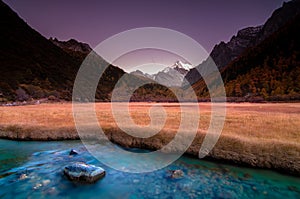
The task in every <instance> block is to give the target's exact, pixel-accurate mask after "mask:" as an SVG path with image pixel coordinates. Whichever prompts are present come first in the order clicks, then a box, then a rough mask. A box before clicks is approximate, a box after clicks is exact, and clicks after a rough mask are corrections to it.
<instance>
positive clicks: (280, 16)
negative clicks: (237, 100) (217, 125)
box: [185, 0, 300, 84]
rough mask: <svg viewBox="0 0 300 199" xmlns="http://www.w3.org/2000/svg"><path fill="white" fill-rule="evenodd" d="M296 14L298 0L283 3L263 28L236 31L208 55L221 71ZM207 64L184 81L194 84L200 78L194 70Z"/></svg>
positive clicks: (299, 5)
mask: <svg viewBox="0 0 300 199" xmlns="http://www.w3.org/2000/svg"><path fill="white" fill-rule="evenodd" d="M298 14H300V0H293V1H289V2H287V3H283V5H282V7H281V8H278V9H277V10H275V11H274V12H273V13H272V16H271V17H270V18H269V19H268V20H267V21H266V23H265V24H264V25H263V26H258V27H248V28H244V29H242V30H240V31H238V33H237V35H236V36H233V37H232V38H231V39H230V41H229V42H227V43H225V42H221V43H220V44H217V45H216V46H215V47H214V49H213V50H212V52H211V53H210V57H211V58H212V59H213V60H214V62H215V64H216V65H217V67H218V68H219V69H223V68H224V67H225V66H226V65H227V64H229V63H230V62H231V61H232V60H234V59H235V58H237V57H238V56H239V55H240V54H241V53H243V52H244V51H245V50H246V49H247V48H251V47H253V46H255V45H257V44H259V43H260V42H262V41H263V40H264V39H266V38H267V37H268V36H270V35H271V34H273V33H274V32H276V31H277V30H278V29H280V28H281V27H282V26H284V25H285V24H286V23H287V22H288V21H290V20H291V19H293V18H294V17H295V16H297V15H298ZM209 64H210V62H209V60H205V61H204V62H203V63H202V64H200V65H198V66H197V67H195V68H194V69H192V70H190V71H189V72H188V74H187V75H186V76H185V78H186V80H187V81H188V82H190V83H191V84H193V83H195V82H196V81H197V80H199V79H200V78H201V76H200V74H199V73H198V71H197V69H196V68H198V69H199V68H205V67H207V66H209Z"/></svg>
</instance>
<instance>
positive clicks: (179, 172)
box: [171, 169, 184, 179]
mask: <svg viewBox="0 0 300 199" xmlns="http://www.w3.org/2000/svg"><path fill="white" fill-rule="evenodd" d="M183 176H184V173H183V171H182V170H179V169H177V170H173V171H171V178H173V179H179V178H182V177H183Z"/></svg>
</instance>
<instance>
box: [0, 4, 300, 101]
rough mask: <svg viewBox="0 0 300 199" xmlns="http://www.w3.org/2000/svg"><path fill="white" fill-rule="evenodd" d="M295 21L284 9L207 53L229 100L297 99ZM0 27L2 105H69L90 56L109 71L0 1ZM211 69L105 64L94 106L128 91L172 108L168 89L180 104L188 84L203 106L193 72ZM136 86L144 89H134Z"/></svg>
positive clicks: (203, 92)
mask: <svg viewBox="0 0 300 199" xmlns="http://www.w3.org/2000/svg"><path fill="white" fill-rule="evenodd" d="M299 14H300V1H299V0H294V1H290V2H288V3H284V4H283V6H282V7H281V8H279V9H277V10H275V11H274V12H273V14H272V16H271V17H270V18H269V19H268V20H267V22H266V23H265V24H264V25H262V26H257V27H248V28H244V29H242V30H240V31H238V33H237V35H236V36H233V37H232V38H231V39H230V41H229V42H227V43H225V42H221V43H220V44H218V45H216V46H215V47H214V48H213V50H212V52H211V53H210V56H211V58H212V59H213V60H214V62H215V63H216V65H217V66H218V68H219V69H220V72H221V75H222V78H223V80H224V83H225V89H226V93H227V96H228V97H229V98H228V100H233V101H262V100H272V101H277V100H300V83H299V82H300V81H299V79H300V60H299V59H300V41H299V40H300V39H299V36H298V35H300V26H299V25H300V16H299ZM0 22H1V36H0V41H1V47H0V64H1V65H0V102H2V103H3V102H7V101H23V100H27V101H28V100H31V99H41V98H47V99H56V100H71V97H72V89H73V83H74V80H75V77H76V74H77V71H78V69H79V67H80V65H81V63H82V61H83V60H84V59H85V57H86V56H87V55H88V54H92V59H93V63H94V64H96V65H97V66H99V67H100V68H103V67H105V66H107V65H108V64H107V63H106V62H105V60H103V59H102V58H101V57H100V56H99V55H97V54H96V53H95V52H94V51H93V50H92V48H91V47H90V46H89V45H88V44H85V43H82V42H78V41H76V40H74V39H70V40H68V41H59V40H58V39H56V38H50V39H46V38H45V37H43V36H42V35H41V34H39V33H38V32H37V31H35V30H34V29H32V28H31V27H29V26H28V24H27V23H25V22H24V21H23V20H22V19H21V18H20V17H19V16H18V15H17V14H16V13H15V12H14V11H12V10H11V9H10V8H9V7H8V6H7V5H6V4H5V3H3V2H2V1H0ZM210 64H211V60H210V59H207V60H205V61H204V62H203V63H202V64H200V65H198V66H196V68H192V66H191V65H190V64H189V63H185V62H182V61H177V62H175V64H174V65H173V66H170V67H166V68H165V69H163V70H162V71H159V72H158V73H156V74H153V75H149V74H145V73H143V72H142V71H134V72H132V73H130V74H128V73H126V72H124V71H123V70H122V69H120V68H119V67H116V66H113V65H109V67H108V68H107V69H106V70H105V71H104V74H103V76H102V77H101V79H100V81H99V86H98V89H97V92H96V94H95V97H96V101H110V99H111V95H112V90H113V89H116V90H117V91H118V93H119V95H120V96H119V98H118V99H117V100H120V101H122V100H124V99H125V98H124V96H126V95H127V94H128V93H130V92H134V93H133V95H132V97H131V101H176V100H177V99H176V97H175V96H174V93H172V92H171V90H170V89H168V88H167V87H172V89H175V90H176V91H177V92H179V93H180V96H182V99H181V100H185V101H189V93H187V92H188V91H187V90H186V86H185V85H186V82H185V81H188V82H190V83H191V84H192V86H193V88H194V90H195V93H196V94H197V96H198V98H199V100H207V99H209V97H210V94H209V92H208V90H207V87H206V84H205V82H204V81H203V79H202V77H201V76H200V74H199V73H198V72H197V70H201V69H202V68H205V67H209V66H210ZM121 78H122V79H121ZM120 79H121V81H120V83H119V84H118V87H117V88H115V85H116V83H117V82H118V81H119V80H120ZM134 82H139V83H142V84H143V83H145V85H144V86H142V87H140V88H138V89H136V88H135V86H134ZM182 83H183V86H182ZM160 84H161V85H160ZM80 100H81V101H91V100H93V99H90V98H86V99H80Z"/></svg>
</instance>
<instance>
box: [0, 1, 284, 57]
mask: <svg viewBox="0 0 300 199" xmlns="http://www.w3.org/2000/svg"><path fill="white" fill-rule="evenodd" d="M4 2H5V3H7V4H8V5H9V6H10V7H11V8H12V9H13V10H14V11H15V12H17V13H18V14H19V16H20V17H21V18H22V19H24V20H25V21H26V22H27V23H28V24H29V25H30V26H31V27H33V28H34V29H35V30H37V31H38V32H40V33H41V34H42V35H44V36H45V37H46V38H49V37H56V38H58V39H59V40H69V39H70V38H74V39H76V40H78V41H81V42H85V43H88V44H89V45H90V46H91V47H96V46H97V45H98V44H99V43H100V42H102V41H104V40H105V39H107V38H109V37H111V36H113V35H115V34H117V33H120V32H123V31H126V30H129V29H133V28H140V27H162V28H168V29H172V30H175V31H179V32H181V33H184V34H186V35H187V36H189V37H191V38H192V39H194V40H196V41H197V42H198V43H199V44H201V45H202V46H203V47H204V49H205V50H206V51H207V52H211V50H212V48H213V47H214V45H215V44H217V43H219V42H221V41H225V42H227V41H229V40H230V38H231V37H232V36H233V35H235V34H236V33H237V31H238V30H239V29H242V28H245V27H249V26H257V25H261V24H263V23H264V22H265V21H266V20H267V19H268V18H269V17H270V16H271V14H272V12H273V11H274V10H275V9H277V8H279V7H281V5H282V3H283V2H284V1H283V0H251V1H249V0H247V1H246V0H185V1H184V0H118V1H117V0H98V1H96V0H86V1H83V0H78V1H73V0H51V1H50V0H49V1H41V0H26V1H16V0H4Z"/></svg>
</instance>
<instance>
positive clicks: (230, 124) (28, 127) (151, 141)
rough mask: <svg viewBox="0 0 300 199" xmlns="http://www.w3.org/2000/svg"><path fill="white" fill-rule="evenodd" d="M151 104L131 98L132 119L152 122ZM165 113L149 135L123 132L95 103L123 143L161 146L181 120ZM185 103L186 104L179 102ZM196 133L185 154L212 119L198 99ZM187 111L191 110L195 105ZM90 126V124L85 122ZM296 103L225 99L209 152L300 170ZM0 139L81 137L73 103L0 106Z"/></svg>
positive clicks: (173, 108)
mask: <svg viewBox="0 0 300 199" xmlns="http://www.w3.org/2000/svg"><path fill="white" fill-rule="evenodd" d="M153 105H154V103H130V114H131V117H132V119H133V121H134V122H135V123H136V124H137V125H139V126H144V125H148V124H149V123H150V116H149V110H150V108H151V107H152V106H153ZM160 105H161V106H163V107H164V109H165V112H166V114H167V117H166V122H165V125H164V127H163V129H162V130H161V131H160V132H159V133H158V134H157V135H155V136H153V137H151V138H147V139H141V138H136V139H135V138H134V137H132V136H129V135H126V134H124V132H122V131H121V130H120V129H119V128H118V126H117V124H116V122H115V120H114V118H113V115H112V111H111V104H110V103H96V104H95V110H96V114H97V117H98V121H99V123H100V124H101V127H102V129H103V130H104V132H105V133H106V135H107V136H108V137H109V139H110V140H112V141H114V142H116V143H118V144H120V145H123V146H127V147H146V148H149V149H158V148H161V147H162V146H163V145H164V144H166V143H168V142H169V141H170V140H171V139H172V138H173V137H174V135H175V134H176V132H177V129H178V127H179V124H180V115H181V113H180V105H179V104H176V103H161V104H160ZM183 105H184V106H189V104H183ZM198 105H199V109H200V120H199V128H198V131H197V135H196V137H195V139H194V141H193V143H192V145H191V146H190V148H189V149H188V150H187V152H186V153H187V154H191V155H197V152H198V151H199V148H200V146H201V143H202V141H203V137H204V135H205V133H206V131H207V129H208V126H209V121H210V119H211V104H210V103H199V104H198ZM189 111H190V112H189V114H194V113H193V109H191V110H189ZM87 125H88V124H87ZM299 127H300V103H260V104H253V103H240V104H238V103H227V104H226V120H225V124H224V128H223V130H222V134H221V137H220V139H219V140H218V142H217V144H216V145H215V147H214V148H213V150H212V151H211V152H210V153H209V155H208V157H210V158H212V159H217V160H222V161H228V162H234V163H239V164H244V165H249V166H255V167H262V168H272V169H277V170H280V171H287V172H291V173H296V174H299V172H300V168H299V167H300V130H299ZM0 132H1V134H0V135H1V137H2V138H11V139H20V140H64V139H79V137H78V134H77V132H76V129H75V124H74V119H73V113H72V104H71V103H62V104H58V103H57V104H40V105H28V106H15V107H5V106H2V107H0Z"/></svg>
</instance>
